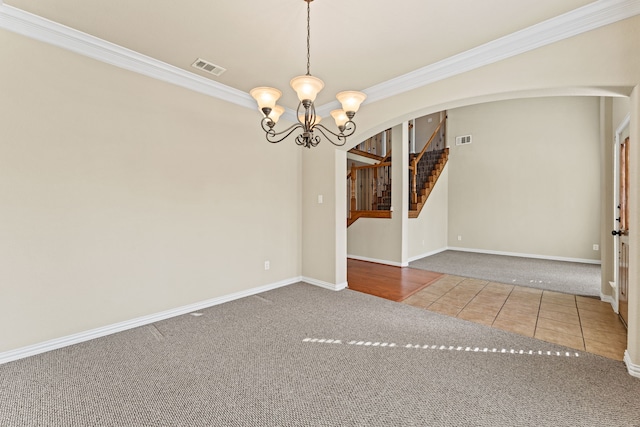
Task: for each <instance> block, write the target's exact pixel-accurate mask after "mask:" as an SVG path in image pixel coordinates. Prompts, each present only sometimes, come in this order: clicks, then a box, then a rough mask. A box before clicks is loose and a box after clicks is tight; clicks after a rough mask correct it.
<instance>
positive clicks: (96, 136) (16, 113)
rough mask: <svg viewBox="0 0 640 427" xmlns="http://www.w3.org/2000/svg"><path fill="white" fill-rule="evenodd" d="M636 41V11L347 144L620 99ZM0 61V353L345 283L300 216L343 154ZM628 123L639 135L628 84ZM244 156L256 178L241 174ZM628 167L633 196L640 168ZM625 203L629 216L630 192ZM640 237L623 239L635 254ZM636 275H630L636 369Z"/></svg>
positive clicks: (227, 110) (313, 216)
mask: <svg viewBox="0 0 640 427" xmlns="http://www.w3.org/2000/svg"><path fill="white" fill-rule="evenodd" d="M639 43H640V16H639V17H634V18H630V19H627V20H625V21H621V22H618V23H616V24H613V25H610V26H606V27H602V28H600V29H597V30H594V31H590V32H587V33H584V34H581V35H579V36H575V37H572V38H569V39H566V40H563V41H561V42H558V43H554V44H552V45H549V46H545V47H542V48H539V49H536V50H533V51H530V52H527V53H525V54H521V55H518V56H515V57H512V58H509V59H507V60H504V61H500V62H497V63H494V64H491V65H487V66H484V67H481V68H479V69H476V70H473V71H470V72H466V73H463V74H460V75H458V76H455V77H451V78H448V79H445V80H442V81H439V82H436V83H433V84H430V85H426V86H424V87H421V88H417V89H415V90H413V91H411V92H407V93H404V94H400V95H397V96H394V97H390V98H387V99H384V100H382V101H378V102H376V103H372V104H366V105H364V106H363V108H362V110H361V112H360V113H359V114H358V118H357V121H358V129H359V130H358V134H357V135H355V136H354V138H351V139H350V142H351V143H352V144H351V145H353V144H355V143H357V142H358V141H361V140H363V139H366V138H367V137H370V136H372V135H374V134H376V133H378V132H380V131H382V130H384V129H387V128H389V127H392V126H395V125H397V124H398V123H401V122H402V121H404V120H407V119H411V118H414V117H419V116H422V115H425V114H430V113H433V112H436V111H441V110H444V109H451V108H456V107H463V106H467V105H473V104H476V103H479V102H486V101H496V100H502V99H514V98H522V97H532V96H541V95H590V96H628V95H629V94H630V93H631V88H632V87H634V86H635V85H637V84H638V83H639V82H640V55H638V54H637V52H638V48H639ZM0 49H1V50H2V57H3V64H2V65H3V66H2V67H0V93H2V97H1V98H0V117H2V118H3V126H2V128H1V129H0V132H2V134H1V135H0V136H1V138H0V150H2V153H0V154H1V156H0V162H2V165H1V166H2V167H1V168H0V176H1V177H2V180H0V182H2V184H1V185H0V203H1V204H2V208H3V209H2V212H1V213H0V215H1V218H0V219H1V221H0V235H1V236H2V237H3V239H2V240H0V251H1V253H2V260H3V266H8V267H7V268H6V269H3V270H2V271H0V284H1V286H2V287H3V288H2V291H3V298H2V300H0V322H1V323H0V324H3V325H12V326H13V325H19V326H17V327H15V328H7V327H5V328H3V330H2V335H1V336H0V340H1V341H0V351H4V350H6V349H12V348H16V347H19V346H22V345H27V344H30V343H35V342H40V341H44V340H46V339H50V338H55V337H58V336H61V335H66V334H70V333H73V332H76V331H83V330H88V329H91V328H93V327H97V326H101V325H104V324H108V323H113V322H117V321H120V320H124V319H131V318H135V317H136V316H140V315H145V314H149V313H154V312H157V311H160V310H164V309H167V308H172V307H178V306H180V305H182V304H188V303H190V302H194V301H200V300H203V299H206V298H210V297H215V296H218V295H224V294H229V293H233V292H237V291H241V290H243V289H248V288H251V287H253V286H258V285H260V284H269V283H274V282H277V281H279V280H285V279H286V278H290V277H293V276H297V275H300V274H304V275H305V276H308V277H313V276H315V275H317V276H318V277H316V279H320V280H326V281H332V280H333V281H334V282H339V281H340V280H341V277H342V274H341V273H340V269H341V268H342V266H341V263H340V261H339V259H341V258H343V255H342V253H343V250H342V249H341V248H342V247H343V246H342V245H341V243H340V242H343V241H344V239H343V238H342V237H341V236H340V233H343V232H344V231H343V230H344V228H343V227H344V225H341V224H344V222H340V221H338V218H340V216H341V215H342V216H344V213H345V205H344V203H343V202H335V203H334V205H333V208H334V209H335V210H334V211H331V209H323V208H317V209H314V208H313V207H312V206H311V204H312V203H314V202H313V200H314V198H315V197H316V196H317V194H323V195H324V200H331V199H332V198H336V197H337V196H340V197H339V198H341V199H343V200H344V197H342V196H343V193H342V194H341V193H340V191H339V190H338V188H339V187H338V186H337V185H338V183H341V182H343V179H344V171H345V169H346V162H345V161H343V160H341V158H340V157H339V156H335V155H332V156H329V155H323V154H318V156H317V157H316V158H314V160H311V161H307V160H305V161H304V162H303V161H302V160H301V156H302V155H303V154H301V152H300V149H299V148H298V147H295V146H293V145H292V144H289V145H287V144H285V145H271V144H267V143H266V142H265V141H264V139H263V136H262V135H261V132H260V131H259V128H258V126H257V122H258V120H259V115H258V113H256V112H254V111H250V110H245V109H241V108H238V107H235V106H233V105H229V104H227V103H223V102H220V101H216V100H213V99H210V98H207V97H203V96H202V95H197V94H194V93H190V92H187V91H185V90H183V89H178V88H175V87H172V86H170V85H165V84H163V83H159V82H156V81H152V80H150V79H147V78H144V77H141V76H137V75H133V74H131V73H128V72H126V71H122V70H118V69H114V68H113V67H110V66H107V65H104V64H100V63H97V62H95V61H92V60H89V59H84V58H79V57H77V56H76V55H74V54H71V53H68V52H65V51H62V50H60V49H57V48H53V47H47V46H44V45H42V44H39V43H36V42H31V41H28V40H26V39H24V38H22V37H20V36H17V35H14V34H9V33H6V32H0ZM43 63H45V64H47V68H46V69H45V70H44V71H43V69H42V67H41V64H43ZM631 111H632V127H631V136H632V138H633V139H634V140H638V136H639V134H640V132H639V131H638V120H637V117H640V101H639V96H638V89H637V88H636V89H635V92H634V94H633V96H632V98H631ZM614 116H615V114H614ZM251 120H255V121H256V127H255V128H252V127H249V126H247V125H246V124H247V123H248V122H249V121H251ZM254 144H255V145H254ZM247 147H251V149H248V148H247ZM254 147H255V150H254V149H253V148H254ZM329 148H330V149H332V148H331V147H329ZM348 148H349V147H345V149H348ZM187 153H188V154H187ZM306 154H307V155H308V154H309V153H306ZM87 158H90V159H91V160H90V161H88V160H87ZM238 158H242V159H246V161H247V162H248V166H249V167H248V168H246V169H244V170H239V169H237V168H235V167H234V165H235V162H236V161H237V159H238ZM303 163H304V166H305V168H304V169H302V165H303ZM338 163H342V164H341V165H340V166H341V167H338V166H337V164H338ZM56 164H57V165H60V167H59V168H57V169H54V166H53V165H56ZM631 165H632V168H633V170H634V173H633V175H632V179H633V182H635V183H640V179H639V178H638V174H637V171H638V168H639V167H640V166H639V165H640V160H638V158H633V159H632V163H631ZM307 166H309V169H307ZM325 172H326V173H328V174H334V177H333V180H331V179H330V184H329V185H328V186H327V185H326V184H325V181H322V180H319V179H315V178H310V177H311V176H313V175H314V174H317V173H320V174H321V175H322V174H324V173H325ZM229 177H234V178H237V180H231V179H230V178H229ZM301 180H302V181H303V183H301ZM257 182H258V183H259V184H258V185H260V187H259V188H260V190H261V191H259V192H257V193H255V194H252V190H253V189H254V188H255V185H256V183H257ZM238 190H240V191H238ZM303 190H304V191H303ZM244 193H249V194H252V197H254V198H255V200H254V201H253V202H247V199H246V198H245V194H244ZM303 197H304V198H303ZM631 201H632V203H631V213H632V215H631V216H632V221H634V219H633V218H636V219H637V218H638V217H639V215H638V203H637V194H634V196H633V198H632V200H631ZM637 222H638V221H637V220H636V222H635V223H634V222H632V227H634V229H635V230H636V231H635V233H636V234H637V233H638V232H639V231H638V230H640V224H638V223H637ZM332 227H333V228H332ZM607 227H608V225H607ZM318 228H321V231H318ZM334 232H335V233H337V234H336V235H335V236H334V237H327V235H331V234H334ZM303 240H304V247H302V246H303V243H302V242H303ZM639 242H640V238H639V237H638V235H632V236H631V248H632V256H635V258H634V259H638V257H637V249H638V245H639V244H640V243H639ZM300 252H302V255H300ZM266 256H268V257H269V259H270V260H271V263H272V268H271V270H270V271H269V272H265V271H264V270H263V262H264V260H265V257H266ZM302 258H304V259H302ZM40 262H41V264H40ZM255 264H258V266H256V267H254V266H255ZM303 266H304V273H303ZM638 271H639V270H638V265H637V263H633V264H632V265H631V275H630V277H631V279H630V280H631V281H630V286H631V289H630V297H631V298H632V301H631V304H630V321H631V323H630V329H629V332H630V339H629V353H630V355H631V356H630V357H631V361H632V362H633V363H635V364H636V365H640V342H638V338H637V337H638V336H640V334H639V333H638V328H639V327H640V318H639V312H640V297H639V296H638V294H639V293H640V291H639V290H640V274H639V273H638ZM4 296H6V297H7V298H4Z"/></svg>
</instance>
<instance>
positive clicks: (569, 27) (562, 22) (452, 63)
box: [364, 0, 640, 103]
mask: <svg viewBox="0 0 640 427" xmlns="http://www.w3.org/2000/svg"><path fill="white" fill-rule="evenodd" d="M638 14H640V1H638V0H598V1H596V2H593V3H590V4H588V5H586V6H583V7H580V8H578V9H575V10H572V11H570V12H567V13H565V14H563V15H559V16H556V17H554V18H551V19H548V20H547V21H543V22H541V23H539V24H536V25H532V26H530V27H527V28H525V29H523V30H520V31H516V32H515V33H511V34H509V35H507V36H504V37H501V38H499V39H496V40H493V41H491V42H488V43H485V44H483V45H480V46H478V47H475V48H473V49H469V50H467V51H465V52H462V53H460V54H457V55H454V56H451V57H449V58H446V59H443V60H442V61H439V62H436V63H434V64H431V65H428V66H426V67H423V68H419V69H417V70H415V71H412V72H409V73H407V74H404V75H402V76H399V77H396V78H393V79H391V80H388V81H386V82H383V83H380V84H378V85H375V86H372V87H370V88H368V89H365V90H364V92H365V93H366V94H367V100H366V101H365V103H373V102H376V101H380V100H382V99H385V98H388V97H391V96H394V95H398V94H400V93H403V92H408V91H410V90H413V89H417V88H419V87H422V86H425V85H428V84H430V83H435V82H437V81H440V80H444V79H446V78H449V77H452V76H455V75H458V74H462V73H464V72H467V71H471V70H474V69H476V68H480V67H482V66H485V65H489V64H493V63H495V62H498V61H501V60H504V59H507V58H510V57H513V56H516V55H519V54H521V53H525V52H528V51H531V50H534V49H537V48H539V47H543V46H547V45H549V44H552V43H555V42H558V41H561V40H564V39H567V38H570V37H573V36H577V35H579V34H582V33H585V32H587V31H591V30H595V29H597V28H600V27H603V26H605V25H609V24H613V23H615V22H618V21H621V20H623V19H627V18H631V17H633V16H636V15H638Z"/></svg>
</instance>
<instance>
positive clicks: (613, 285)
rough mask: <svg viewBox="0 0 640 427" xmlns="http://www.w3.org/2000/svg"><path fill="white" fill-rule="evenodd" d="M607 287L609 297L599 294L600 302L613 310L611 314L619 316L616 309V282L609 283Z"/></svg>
mask: <svg viewBox="0 0 640 427" xmlns="http://www.w3.org/2000/svg"><path fill="white" fill-rule="evenodd" d="M609 286H610V287H611V295H605V294H603V293H602V292H601V293H600V299H601V300H602V301H605V302H608V303H610V304H611V308H613V312H614V313H616V314H619V313H620V311H619V309H618V285H617V284H616V282H613V281H609Z"/></svg>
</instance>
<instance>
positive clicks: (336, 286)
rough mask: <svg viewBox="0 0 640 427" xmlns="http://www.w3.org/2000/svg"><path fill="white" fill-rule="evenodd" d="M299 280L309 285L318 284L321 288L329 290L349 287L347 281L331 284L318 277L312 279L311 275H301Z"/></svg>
mask: <svg viewBox="0 0 640 427" xmlns="http://www.w3.org/2000/svg"><path fill="white" fill-rule="evenodd" d="M300 280H301V281H303V282H305V283H308V284H310V285H314V286H320V287H321V288H324V289H329V290H331V291H341V290H343V289H346V288H348V287H349V286H348V284H347V282H344V283H337V284H333V283H329V282H324V281H322V280H318V279H312V278H311V277H301V278H300Z"/></svg>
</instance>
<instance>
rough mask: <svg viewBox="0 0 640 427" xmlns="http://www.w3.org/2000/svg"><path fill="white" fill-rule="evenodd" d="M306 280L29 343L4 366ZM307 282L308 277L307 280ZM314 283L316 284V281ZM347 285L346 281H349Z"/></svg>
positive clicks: (5, 356) (2, 358)
mask: <svg viewBox="0 0 640 427" xmlns="http://www.w3.org/2000/svg"><path fill="white" fill-rule="evenodd" d="M301 280H303V279H302V278H301V277H294V278H290V279H286V280H282V281H279V282H276V283H271V284H268V285H264V286H258V287H256V288H251V289H247V290H245V291H240V292H235V293H232V294H229V295H224V296H221V297H217V298H212V299H208V300H205V301H200V302H197V303H194V304H189V305H185V306H182V307H177V308H174V309H171V310H166V311H162V312H160V313H155V314H150V315H148V316H142V317H138V318H135V319H131V320H126V321H124V322H119V323H114V324H112V325H107V326H103V327H100V328H96V329H91V330H89V331H84V332H80V333H77V334H73V335H67V336H65V337H61V338H56V339H52V340H49V341H44V342H41V343H38V344H33V345H29V346H26V347H22V348H18V349H15V350H10V351H6V352H2V353H0V365H2V364H3V363H7V362H11V361H13V360H18V359H23V358H25V357H29V356H35V355H36V354H40V353H45V352H47V351H51V350H55V349H58V348H62V347H67V346H70V345H74V344H78V343H81V342H84V341H89V340H92V339H95V338H100V337H103V336H106V335H111V334H115V333H117V332H122V331H126V330H127V329H133V328H137V327H139V326H144V325H148V324H150V323H154V322H159V321H161V320H165V319H169V318H171V317H176V316H181V315H183V314H187V313H191V312H194V311H198V310H202V309H205V308H208V307H213V306H214V305H219V304H224V303H225V302H229V301H233V300H237V299H240V298H244V297H248V296H251V295H256V294H259V293H262V292H266V291H270V290H272V289H277V288H280V287H283V286H287V285H292V284H294V283H298V282H300V281H301ZM305 281H306V280H305ZM312 284H313V283H312ZM345 285H346V284H345Z"/></svg>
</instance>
